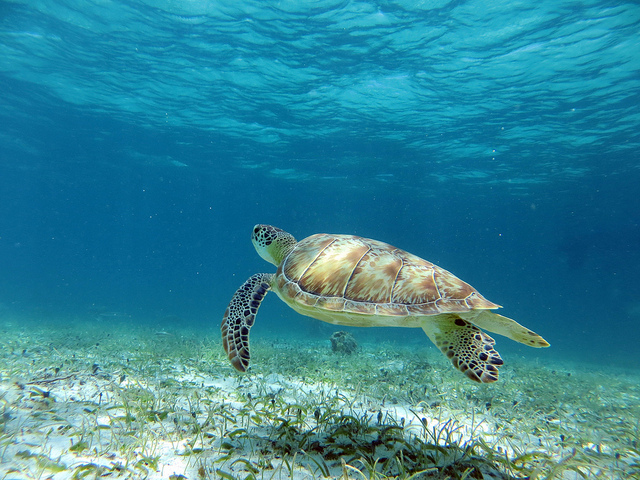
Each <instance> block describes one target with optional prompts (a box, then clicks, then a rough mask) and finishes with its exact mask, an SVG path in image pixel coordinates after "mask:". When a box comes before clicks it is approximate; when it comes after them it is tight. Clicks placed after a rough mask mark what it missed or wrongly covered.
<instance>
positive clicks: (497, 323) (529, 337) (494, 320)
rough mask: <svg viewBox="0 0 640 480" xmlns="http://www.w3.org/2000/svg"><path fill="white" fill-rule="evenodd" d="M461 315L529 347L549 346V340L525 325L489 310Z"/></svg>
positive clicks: (479, 325)
mask: <svg viewBox="0 0 640 480" xmlns="http://www.w3.org/2000/svg"><path fill="white" fill-rule="evenodd" d="M474 313H475V312H474ZM463 316H465V317H467V318H469V320H471V321H472V322H473V323H474V324H475V325H477V326H478V327H480V328H482V329H484V330H488V331H489V332H493V333H497V334H499V335H504V336H505V337H507V338H510V339H511V340H515V341H516V342H520V343H523V344H525V345H529V346H530V347H535V348H543V347H548V346H549V342H547V341H546V340H545V339H544V338H542V337H541V336H540V335H538V334H537V333H536V332H534V331H532V330H529V329H528V328H527V327H523V326H522V325H520V324H519V323H518V322H516V321H515V320H512V319H510V318H508V317H504V316H502V315H498V314H497V313H493V312H490V311H489V310H480V311H478V312H477V315H471V312H470V313H467V314H465V315H463Z"/></svg>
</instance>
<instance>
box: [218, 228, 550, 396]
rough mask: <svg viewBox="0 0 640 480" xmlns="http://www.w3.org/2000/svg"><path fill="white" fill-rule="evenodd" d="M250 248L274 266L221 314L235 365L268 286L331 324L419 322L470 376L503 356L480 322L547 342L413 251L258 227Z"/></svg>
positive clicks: (244, 358)
mask: <svg viewBox="0 0 640 480" xmlns="http://www.w3.org/2000/svg"><path fill="white" fill-rule="evenodd" d="M251 240H252V242H253V246H254V247H255V249H256V250H257V252H258V254H259V255H260V256H261V257H262V258H263V259H265V260H266V261H268V262H270V263H273V264H274V265H276V266H277V267H278V271H277V272H276V273H275V274H272V273H258V274H256V275H253V276H252V277H250V278H249V279H248V280H247V281H246V282H245V283H244V284H243V285H242V286H241V287H240V288H239V289H238V290H237V291H236V293H235V294H234V295H233V297H232V299H231V302H230V303H229V306H228V307H227V310H226V311H225V313H224V318H223V319H222V325H221V326H220V329H221V331H222V344H223V346H224V349H225V351H226V352H227V355H228V356H229V360H231V363H232V364H233V366H234V367H235V368H236V369H237V370H239V371H241V372H244V371H246V369H247V367H248V366H249V359H250V355H249V330H250V329H251V326H252V325H253V322H254V321H255V317H256V314H257V313H258V308H259V307H260V303H261V302H262V300H263V299H264V297H265V295H266V294H267V292H268V291H269V290H270V289H273V290H274V291H275V292H276V293H277V294H278V296H279V297H280V298H281V299H282V300H283V301H284V302H285V303H286V304H287V305H289V306H290V307H291V308H293V309H294V310H295V311H296V312H298V313H301V314H302V315H307V316H309V317H313V318H317V319H318V320H322V321H325V322H329V323H333V324H337V325H349V326H356V327H386V326H388V327H414V328H415V327H417V328H422V329H423V330H424V331H425V333H426V334H427V336H428V337H429V338H430V339H431V341H432V342H433V343H435V344H436V346H437V347H438V348H439V349H440V350H441V351H442V353H444V354H445V356H446V357H447V358H449V359H450V360H451V362H452V363H453V365H454V366H455V367H456V368H457V369H458V370H460V371H461V372H464V373H465V374H466V375H467V376H468V377H469V378H470V379H471V380H474V381H476V382H482V383H489V382H495V381H496V380H497V379H498V366H500V365H502V363H503V362H502V358H501V357H500V355H499V354H498V352H497V351H496V350H494V348H493V346H494V344H495V341H494V340H493V338H491V337H490V336H489V335H487V334H486V333H484V332H483V331H482V330H480V328H483V329H485V330H488V331H490V332H495V333H498V334H500V335H504V336H505V337H509V338H511V339H512V340H515V341H516V342H520V343H524V344H525V345H529V346H531V347H548V346H549V344H548V343H547V342H546V341H545V340H544V339H543V338H542V337H541V336H540V335H538V334H536V333H534V332H532V331H531V330H529V329H527V328H525V327H523V326H522V325H520V324H519V323H517V322H515V321H514V320H511V319H510V318H507V317H503V316H502V315H498V314H496V313H493V312H491V311H490V310H491V309H494V308H500V305H496V304H495V303H492V302H490V301H489V300H487V299H485V298H484V297H483V296H482V295H480V294H479V293H478V292H477V291H476V290H475V289H474V288H473V287H472V286H471V285H469V284H467V283H465V282H463V281H462V280H460V279H459V278H457V277H455V276H454V275H453V274H451V273H449V272H448V271H446V270H444V269H442V268H440V267H438V266H437V265H434V264H433V263H430V262H427V261H426V260H423V259H421V258H420V257H417V256H415V255H412V254H411V253H408V252H405V251H403V250H400V249H398V248H395V247H393V246H391V245H388V244H386V243H383V242H379V241H377V240H370V239H368V238H362V237H357V236H353V235H330V234H326V233H320V234H317V235H312V236H310V237H307V238H305V239H304V240H301V241H300V242H296V239H295V238H294V237H293V236H292V235H291V234H289V233H287V232H285V231H283V230H280V229H279V228H276V227H272V226H270V225H256V226H255V227H253V233H252V236H251Z"/></svg>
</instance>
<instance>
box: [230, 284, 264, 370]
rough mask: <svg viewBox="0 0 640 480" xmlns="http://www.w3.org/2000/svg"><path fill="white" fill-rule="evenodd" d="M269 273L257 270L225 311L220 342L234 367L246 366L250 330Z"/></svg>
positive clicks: (243, 367)
mask: <svg viewBox="0 0 640 480" xmlns="http://www.w3.org/2000/svg"><path fill="white" fill-rule="evenodd" d="M272 279H273V274H271V273H257V274H255V275H253V276H252V277H250V278H249V279H248V280H247V281H246V282H244V284H243V285H242V286H241V287H240V288H239V289H238V290H236V293H234V294H233V297H232V298H231V301H230V302H229V306H228V307H227V309H226V310H225V312H224V317H223V318H222V324H221V325H220V330H221V332H222V345H223V346H224V350H225V352H227V355H228V356H229V360H231V364H232V365H233V366H234V367H235V369H236V370H238V371H240V372H245V371H246V370H247V367H248V366H249V360H250V359H251V355H250V354H249V330H250V329H251V327H252V326H253V322H254V321H255V319H256V315H257V314H258V308H260V302H262V299H264V297H265V295H266V294H267V292H268V291H269V290H270V289H271V280H272Z"/></svg>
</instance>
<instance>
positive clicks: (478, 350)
mask: <svg viewBox="0 0 640 480" xmlns="http://www.w3.org/2000/svg"><path fill="white" fill-rule="evenodd" d="M422 329H423V330H424V331H425V333H426V334H427V336H428V337H429V338H430V339H431V341H432V342H433V343H435V345H436V346H437V347H438V348H439V349H440V351H441V352H442V353H444V354H445V356H446V357H447V358H449V359H450V360H451V363H453V366H454V367H456V368H457V369H458V370H460V371H461V372H462V373H464V374H465V375H466V376H467V377H469V378H470V379H471V380H473V381H475V382H479V383H491V382H495V381H496V380H498V367H499V366H500V365H502V363H503V362H502V358H500V354H499V353H498V352H496V351H495V349H494V348H493V345H494V344H495V343H496V342H495V340H493V338H491V337H490V336H489V335H487V334H486V333H484V332H483V331H482V330H480V329H479V328H478V327H476V326H475V325H473V324H472V323H470V322H467V321H466V320H463V319H462V318H460V317H458V316H455V315H446V316H441V317H435V318H434V317H431V318H427V319H425V322H424V325H423V326H422Z"/></svg>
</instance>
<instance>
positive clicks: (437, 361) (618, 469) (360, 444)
mask: <svg viewBox="0 0 640 480" xmlns="http://www.w3.org/2000/svg"><path fill="white" fill-rule="evenodd" d="M168 325H171V324H168ZM427 345H428V344H427V342H425V349H424V350H421V351H419V352H416V351H415V348H414V349H412V348H409V347H404V348H399V347H398V345H396V344H393V345H390V344H386V345H385V344H376V345H365V346H360V347H359V348H358V351H357V352H356V353H354V354H353V355H350V356H340V355H336V354H335V353H334V352H332V350H331V348H330V344H329V341H328V337H327V339H324V340H321V339H318V340H316V341H312V340H308V341H305V342H290V343H287V342H286V341H285V340H275V341H274V340H270V339H265V338H264V337H263V338H261V337H260V336H257V335H256V336H255V338H254V339H253V355H254V359H256V361H255V362H254V366H253V368H252V371H251V373H250V374H245V375H240V374H237V373H235V371H234V370H233V369H232V368H231V366H230V365H229V363H228V362H227V360H226V358H225V356H224V353H223V351H222V347H221V345H220V340H219V335H218V330H217V325H212V326H211V329H210V330H207V331H206V332H204V333H203V332H202V331H197V330H189V329H188V328H186V327H185V328H183V329H180V330H179V329H177V327H174V328H169V327H167V326H165V328H161V327H156V328H154V327H151V326H149V325H148V324H147V325H136V324H133V322H130V321H124V322H122V321H119V322H116V321H112V320H110V319H109V318H106V317H101V318H100V319H99V320H97V321H95V322H86V321H69V320H67V319H58V320H57V321H48V322H42V321H40V322H38V321H35V320H31V321H29V320H27V321H25V320H24V319H16V318H9V317H7V316H5V318H2V319H0V413H1V416H0V479H19V478H37V479H48V478H53V479H62V478H65V479H66V478H71V479H83V478H87V479H89V478H91V479H96V478H136V479H137V478H149V479H155V478H158V479H160V478H162V479H171V480H178V479H185V478H186V479H190V480H191V479H194V480H195V479H217V478H222V479H227V480H229V479H236V478H237V479H286V478H300V479H302V478H323V477H330V478H342V479H369V478H371V479H384V478H405V479H408V478H414V479H452V480H454V479H455V480H462V479H521V478H522V479H525V478H526V479H531V480H533V479H551V478H556V479H576V478H577V479H580V478H602V479H629V478H640V378H639V377H638V376H637V375H636V376H632V374H631V373H628V374H627V373H625V372H622V371H620V372H615V373H612V372H611V371H610V370H603V371H598V370H595V369H594V367H593V366H590V367H589V368H580V369H575V370H574V369H571V368H569V367H567V366H566V365H565V366H561V365H560V364H558V365H557V366H556V367H555V368H554V369H552V368H551V367H544V366H540V365H537V364H536V363H535V362H526V361H523V360H517V359H514V358H509V362H508V365H506V366H505V367H504V368H503V369H502V373H501V379H500V382H499V383H498V384H493V385H491V386H481V385H476V384H473V383H471V382H469V381H468V380H467V379H466V377H464V376H463V375H460V374H459V373H458V372H456V371H455V370H454V369H453V368H451V367H450V365H448V363H447V361H446V359H445V358H444V357H442V356H441V355H440V354H439V352H437V351H436V350H435V349H434V348H429V347H427ZM258 359H259V361H258Z"/></svg>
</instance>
